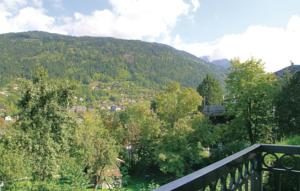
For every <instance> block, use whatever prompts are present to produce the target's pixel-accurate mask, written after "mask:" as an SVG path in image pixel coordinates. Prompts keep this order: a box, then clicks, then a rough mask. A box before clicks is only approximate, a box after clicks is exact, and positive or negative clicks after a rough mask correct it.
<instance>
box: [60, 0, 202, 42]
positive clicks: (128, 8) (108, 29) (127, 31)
mask: <svg viewBox="0 0 300 191" xmlns="http://www.w3.org/2000/svg"><path fill="white" fill-rule="evenodd" d="M196 2H198V1H197V0H193V1H192V2H189V3H186V2H185V1H183V0H164V1H162V0H110V3H111V5H112V10H97V11H94V12H93V13H92V14H90V15H84V14H81V13H75V14H74V16H73V18H71V20H70V22H68V23H66V24H65V25H64V26H62V28H63V30H65V31H67V32H68V33H69V34H73V35H92V36H114V37H119V38H127V39H143V40H155V39H162V38H166V37H167V36H168V35H169V33H170V32H171V31H172V29H173V28H174V27H175V26H176V22H177V21H178V19H179V17H180V16H182V15H187V14H189V13H190V12H191V11H193V10H195V9H198V7H199V4H197V3H196ZM82 26H84V27H82Z"/></svg>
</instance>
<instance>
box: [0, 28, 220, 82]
mask: <svg viewBox="0 0 300 191" xmlns="http://www.w3.org/2000/svg"><path fill="white" fill-rule="evenodd" d="M0 50H1V51H0V80H1V81H0V83H1V84H4V83H7V82H9V81H10V80H12V79H15V78H16V77H29V76H30V75H31V73H32V71H33V69H34V68H35V67H36V65H38V64H41V65H43V66H44V67H45V68H47V70H48V72H49V74H50V76H52V77H62V78H70V79H75V80H80V81H82V82H83V83H85V84H88V83H89V82H90V81H91V80H100V81H114V80H128V81H133V82H135V83H138V84H139V85H142V86H145V87H150V86H160V85H164V84H165V83H167V82H169V81H178V82H180V83H181V84H183V85H185V86H192V87H196V86H197V85H198V84H199V83H200V82H201V80H202V78H203V77H204V76H205V75H206V74H207V73H210V74H212V75H213V76H215V77H216V78H217V79H219V80H221V81H222V80H223V79H224V76H225V72H224V71H223V70H224V69H222V68H221V67H218V66H215V65H213V64H209V63H206V62H204V61H202V60H201V59H199V58H197V57H195V56H193V55H191V54H189V53H187V52H184V51H179V50H176V49H174V48H172V47H170V46H167V45H163V44H158V43H148V42H143V41H137V40H120V39H114V38H104V37H71V36H64V35H58V34H51V33H45V32H24V33H8V34H2V35H0Z"/></svg>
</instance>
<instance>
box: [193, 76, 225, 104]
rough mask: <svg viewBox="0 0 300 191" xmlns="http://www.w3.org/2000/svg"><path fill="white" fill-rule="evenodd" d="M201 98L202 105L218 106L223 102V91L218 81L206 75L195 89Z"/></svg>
mask: <svg viewBox="0 0 300 191" xmlns="http://www.w3.org/2000/svg"><path fill="white" fill-rule="evenodd" d="M197 91H198V93H199V94H200V95H201V96H202V97H203V100H204V105H218V104H222V102H223V89H222V87H221V84H220V82H219V81H218V80H216V79H215V78H214V77H212V76H211V75H209V74H207V75H206V76H205V78H204V79H203V81H202V82H201V83H200V84H199V86H198V88H197Z"/></svg>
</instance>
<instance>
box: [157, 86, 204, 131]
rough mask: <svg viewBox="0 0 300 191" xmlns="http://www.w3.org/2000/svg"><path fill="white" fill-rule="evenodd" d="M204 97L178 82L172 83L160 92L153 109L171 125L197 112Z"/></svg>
mask: <svg viewBox="0 0 300 191" xmlns="http://www.w3.org/2000/svg"><path fill="white" fill-rule="evenodd" d="M201 101H202V97H201V96H199V94H198V93H197V92H196V91H195V90H194V89H191V88H182V87H180V85H179V84H178V83H171V84H169V85H168V87H167V91H166V92H163V93H160V94H158V95H157V96H156V98H155V99H154V101H153V105H152V107H153V109H154V111H155V112H156V113H157V115H158V116H159V118H160V119H161V120H162V121H164V122H166V123H167V124H168V125H170V126H171V127H174V125H175V123H176V122H177V121H178V120H179V119H182V118H185V117H188V116H189V115H191V114H192V113H194V112H197V108H198V106H200V105H201Z"/></svg>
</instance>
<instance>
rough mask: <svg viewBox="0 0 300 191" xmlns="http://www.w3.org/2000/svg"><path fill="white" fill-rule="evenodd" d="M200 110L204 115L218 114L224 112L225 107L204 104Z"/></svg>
mask: <svg viewBox="0 0 300 191" xmlns="http://www.w3.org/2000/svg"><path fill="white" fill-rule="evenodd" d="M202 112H203V113H204V115H206V116H220V115H223V114H224V113H225V112H226V109H225V107H224V106H222V105H206V106H204V108H203V110H202Z"/></svg>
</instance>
